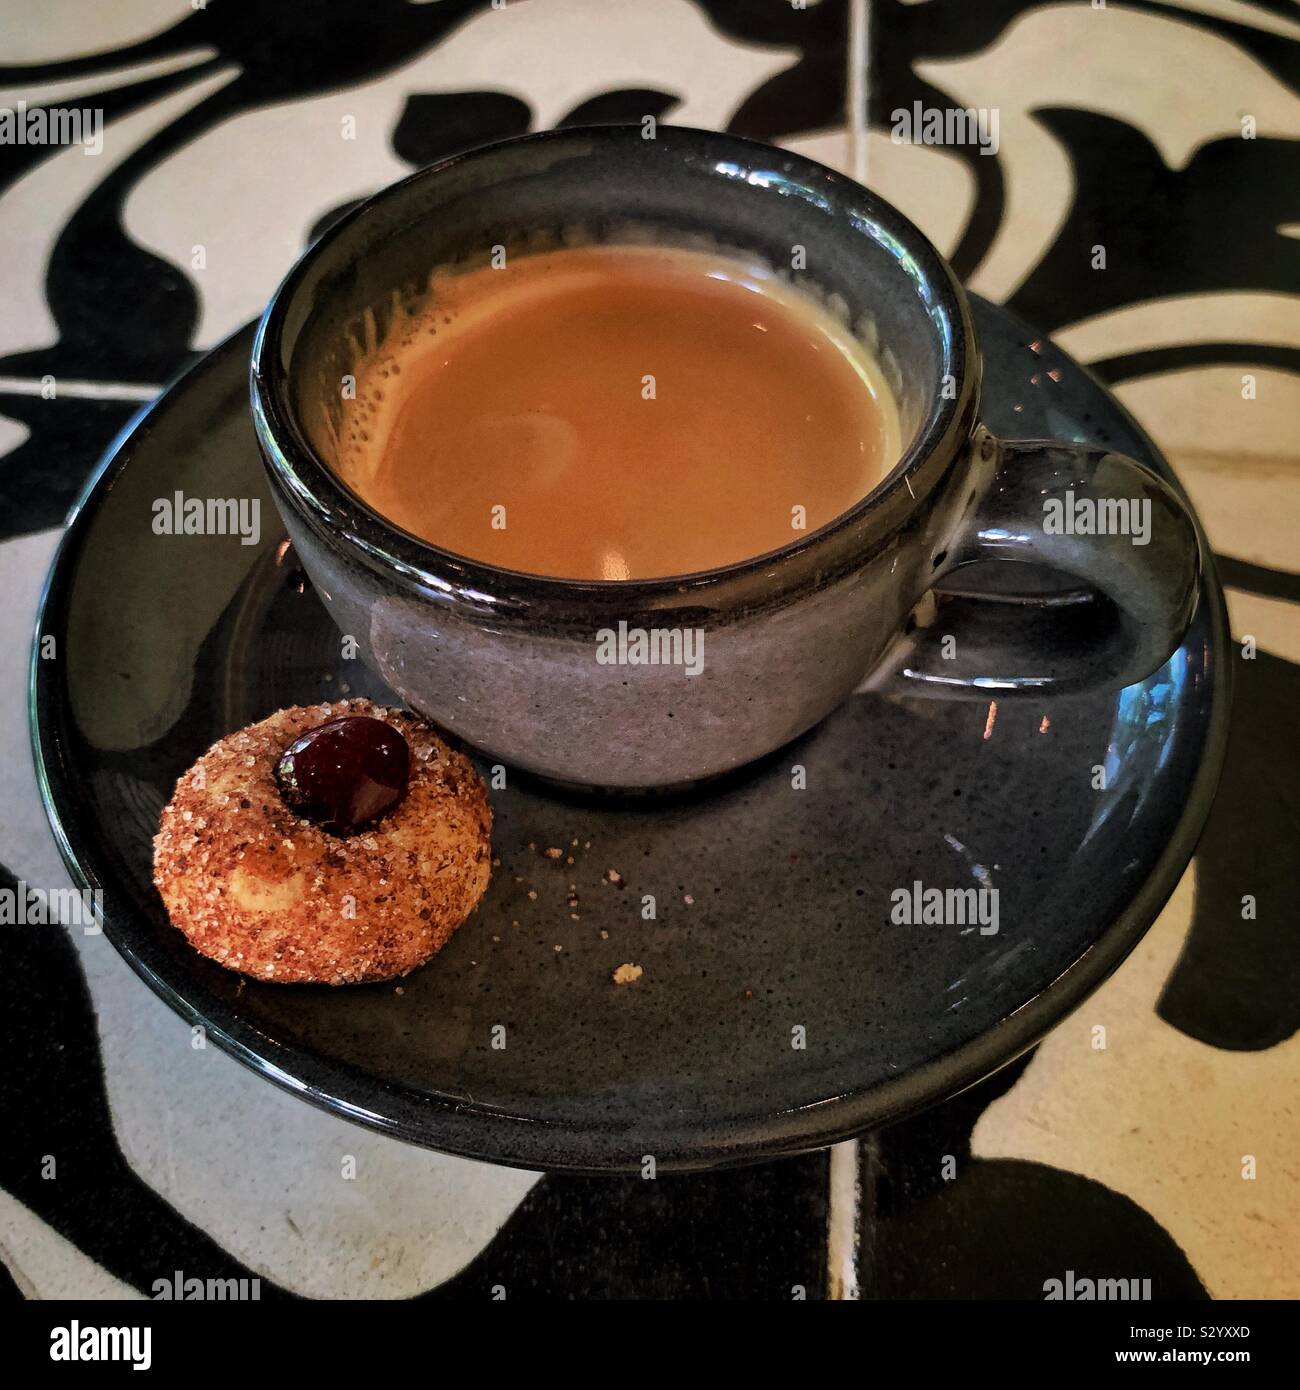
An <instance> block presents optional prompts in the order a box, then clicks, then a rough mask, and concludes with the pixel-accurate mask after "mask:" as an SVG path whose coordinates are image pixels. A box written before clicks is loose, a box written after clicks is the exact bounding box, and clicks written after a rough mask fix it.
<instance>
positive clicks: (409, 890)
mask: <svg viewBox="0 0 1300 1390" xmlns="http://www.w3.org/2000/svg"><path fill="white" fill-rule="evenodd" d="M345 715H370V716H372V717H373V718H376V719H382V720H384V721H385V722H387V723H388V724H391V725H392V726H393V728H395V729H397V730H398V731H399V732H400V733H401V734H402V735H403V736H404V737H405V739H406V741H407V744H408V745H409V746H410V750H411V778H410V784H409V786H408V788H407V793H406V796H405V798H404V799H403V800H402V801H401V802H400V803H399V804H398V805H397V806H396V807H394V808H393V809H392V810H391V811H389V812H388V813H387V814H386V815H384V816H383V817H382V818H381V819H379V820H378V821H376V822H375V823H374V824H373V825H371V826H369V827H368V828H365V829H362V830H360V831H358V832H357V833H355V834H352V835H346V836H340V835H334V834H331V833H329V832H328V831H326V830H323V829H322V828H321V827H320V826H317V825H315V824H313V823H312V822H311V821H308V820H303V819H302V818H301V817H299V816H298V815H296V814H295V813H294V812H293V811H291V810H290V809H289V808H288V806H286V805H285V803H284V801H283V800H282V798H281V796H280V793H279V790H278V788H277V786H276V782H275V766H276V763H277V762H278V761H279V758H280V755H281V754H282V753H283V752H284V750H285V749H286V748H287V747H288V746H289V744H290V743H292V742H293V741H294V740H295V739H297V738H299V737H300V736H301V735H303V734H305V733H306V732H307V731H308V730H309V729H314V728H316V727H318V726H319V725H321V724H324V723H325V722H326V721H327V720H330V719H339V718H342V717H344V716H345ZM491 830H492V813H491V810H490V809H489V807H488V802H487V793H486V790H485V788H484V786H483V780H482V778H480V777H479V775H478V773H477V772H476V771H475V768H474V765H473V764H472V763H471V762H470V760H469V759H468V758H467V757H465V756H464V754H462V753H459V752H456V751H455V750H453V749H451V748H449V747H448V746H447V744H446V743H444V742H443V741H442V739H440V738H439V737H438V736H437V735H436V734H435V733H434V732H433V730H431V729H430V728H429V727H428V725H426V724H424V723H422V722H421V721H420V720H418V719H416V718H415V717H413V716H412V715H409V714H406V713H405V712H403V711H400V710H393V709H385V708H383V707H382V706H377V705H374V704H372V703H371V702H370V701H369V700H340V701H337V702H335V703H333V704H321V705H299V706H295V707H293V708H291V709H284V710H280V711H279V713H277V714H273V715H271V716H270V718H269V719H263V720H262V721H261V722H260V723H258V724H252V725H250V726H249V727H248V728H246V729H242V730H240V731H239V732H238V733H234V734H228V735H227V736H226V737H225V738H223V739H221V740H220V742H218V743H216V744H214V745H213V746H212V747H211V748H210V749H209V750H208V751H207V752H206V753H205V754H204V755H203V756H202V757H201V758H200V759H199V760H198V762H197V763H195V764H194V766H193V767H192V768H191V769H190V770H189V771H188V772H187V773H185V775H184V776H183V777H182V778H181V779H180V781H179V782H177V784H176V790H175V792H174V793H173V794H172V799H171V801H170V802H169V803H168V804H167V806H166V807H165V808H164V810H163V813H162V823H161V826H160V828H159V831H158V834H157V836H156V837H155V838H154V883H155V884H156V886H157V888H158V892H159V893H160V894H161V895H162V900H163V902H164V903H165V905H166V907H167V912H168V914H169V916H170V917H171V920H172V924H173V925H174V926H176V927H178V928H180V930H181V931H182V932H184V933H185V935H186V937H187V938H188V939H189V942H190V944H191V945H192V946H193V947H195V949H196V950H199V951H201V952H202V953H203V954H204V955H205V956H210V957H211V958H212V959H213V960H215V961H218V962H219V963H220V964H221V965H224V966H226V967H228V968H229V969H231V970H238V971H240V972H241V973H242V974H245V975H250V976H253V977H255V978H256V979H259V980H272V981H278V982H282V983H298V984H305V983H317V984H329V985H343V984H356V983H360V982H363V981H373V980H389V979H392V978H394V977H395V976H398V975H405V974H407V973H408V972H409V971H411V970H414V969H415V967H416V966H418V965H422V964H423V963H424V962H425V961H427V960H428V959H429V958H430V956H432V955H434V954H435V953H436V952H438V951H439V950H440V949H441V948H442V947H443V946H444V945H446V943H447V941H448V939H449V938H450V937H451V934H452V932H454V931H455V930H456V928H457V927H458V926H460V924H461V923H462V922H463V921H464V920H465V918H466V917H467V916H468V915H469V913H470V912H471V911H472V910H473V909H474V907H475V906H476V905H477V903H478V901H479V899H480V898H481V897H482V896H483V892H484V890H485V889H486V887H487V882H488V877H489V875H490V873H491V847H490V846H491Z"/></svg>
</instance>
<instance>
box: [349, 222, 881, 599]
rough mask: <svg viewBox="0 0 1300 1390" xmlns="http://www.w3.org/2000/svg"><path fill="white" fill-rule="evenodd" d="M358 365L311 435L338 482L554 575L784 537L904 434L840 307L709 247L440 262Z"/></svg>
mask: <svg viewBox="0 0 1300 1390" xmlns="http://www.w3.org/2000/svg"><path fill="white" fill-rule="evenodd" d="M355 376H356V380H357V388H356V399H355V400H349V401H347V402H345V405H344V411H343V416H342V425H341V427H337V426H336V427H334V428H332V429H331V430H330V431H329V436H330V438H329V443H328V446H327V448H328V450H329V451H330V452H332V455H333V456H332V457H331V458H330V460H329V461H330V462H331V463H332V465H333V466H334V468H335V469H336V471H337V472H338V473H339V474H340V476H341V477H342V479H343V480H344V481H345V482H346V483H347V484H348V486H349V487H351V488H352V490H353V491H355V492H356V493H357V494H358V495H359V496H360V497H361V498H362V499H363V500H364V501H365V502H367V503H368V504H369V505H370V506H371V507H372V508H374V510H375V511H377V512H379V513H381V514H382V515H384V516H385V517H387V518H388V519H389V520H391V521H393V522H395V523H396V524H397V525H398V526H400V527H402V528H403V529H404V530H406V531H408V532H410V533H412V534H413V535H415V536H418V537H420V538H422V539H423V540H426V541H429V542H431V543H432V544H434V545H436V546H439V547H441V548H443V549H445V550H449V551H453V552H455V553H457V554H459V555H462V556H467V557H470V558H473V559H475V560H482V561H487V562H489V563H491V564H494V565H499V566H503V567H505V568H508V569H513V570H522V571H525V572H527V573H530V574H537V575H549V576H554V577H559V578H566V579H601V580H623V579H642V578H652V577H663V576H674V575H686V574H691V573H695V572H697V571H701V570H709V569H715V568H718V567H720V566H725V565H730V564H733V563H735V562H737V561H741V560H746V559H749V558H751V557H753V556H757V555H762V554H764V553H766V552H768V551H772V550H776V549H778V548H780V547H782V546H785V545H789V544H790V543H791V542H793V541H797V540H799V539H800V538H801V537H803V536H805V535H807V534H809V533H811V532H812V531H815V530H817V529H818V528H819V527H821V526H823V525H825V524H826V523H827V522H830V521H832V520H834V519H835V517H837V516H839V515H840V514H841V513H843V512H844V511H846V510H847V509H848V508H850V507H852V506H853V505H854V504H855V503H856V502H857V501H859V500H860V499H861V498H862V497H864V496H865V495H866V494H867V493H868V492H869V491H870V490H871V489H872V488H873V487H874V486H875V484H876V483H877V482H878V481H879V480H880V479H881V477H882V476H883V475H884V474H885V473H887V472H888V471H889V470H890V469H891V468H892V467H893V466H894V464H895V463H896V462H897V461H898V457H899V452H900V447H901V445H900V431H899V422H898V415H897V410H896V408H895V406H894V404H893V401H892V399H891V397H890V394H889V392H888V390H887V389H886V387H885V386H884V384H883V382H882V380H881V374H880V372H879V369H878V368H877V366H876V364H875V362H874V361H873V360H872V358H871V357H870V355H869V354H868V353H867V351H866V350H865V348H864V347H863V346H862V345H861V344H860V343H859V342H858V341H857V340H856V339H855V338H854V337H853V336H852V335H851V334H850V333H849V331H848V330H847V329H846V328H845V327H844V326H843V325H842V324H841V323H840V322H839V321H838V319H837V318H836V317H835V316H834V315H833V314H832V313H830V312H829V311H828V310H826V309H825V308H823V307H822V306H821V305H820V304H819V303H818V302H817V301H816V300H814V299H813V298H812V297H811V296H809V295H805V294H804V293H802V292H801V291H799V290H796V289H794V288H792V287H791V286H790V285H789V284H788V283H787V282H786V281H784V280H782V279H780V278H778V277H777V276H776V275H774V274H773V273H772V272H771V271H770V270H769V269H767V268H765V267H762V266H759V265H751V264H747V263H745V262H743V261H741V260H738V259H733V258H731V257H729V256H725V255H721V254H715V253H712V252H705V251H697V250H684V249H677V248H665V247H657V246H618V245H605V246H587V247H578V248H568V249H563V250H557V251H553V252H543V253H537V254H532V255H520V256H517V257H512V258H510V259H508V260H506V261H505V263H504V264H503V265H501V266H499V267H497V266H493V265H484V266H481V267H478V268H473V269H468V270H464V271H461V272H459V273H445V274H438V275H435V276H434V277H433V279H432V281H431V284H430V291H429V295H428V297H427V301H426V303H425V305H424V307H423V308H421V309H420V310H418V311H417V312H415V313H413V314H406V315H399V316H398V317H397V319H396V321H395V322H394V324H393V327H392V328H391V330H390V331H389V332H388V334H387V337H386V338H385V339H384V340H383V341H378V342H371V343H370V344H369V345H367V347H366V348H365V349H364V350H363V351H362V352H361V353H360V356H359V360H358V361H357V365H356V370H355Z"/></svg>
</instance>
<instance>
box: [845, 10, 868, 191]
mask: <svg viewBox="0 0 1300 1390" xmlns="http://www.w3.org/2000/svg"><path fill="white" fill-rule="evenodd" d="M870 41H871V0H849V45H848V64H849V70H848V74H847V82H846V87H847V91H848V106H849V109H848V113H847V114H848V126H849V173H850V174H851V175H852V176H853V178H855V179H856V180H857V181H858V182H859V183H862V184H865V183H866V181H867V136H868V133H869V130H870V121H871V111H870V107H869V106H868V91H867V80H868V79H867V69H868V54H869V52H870Z"/></svg>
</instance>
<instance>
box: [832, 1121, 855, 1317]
mask: <svg viewBox="0 0 1300 1390" xmlns="http://www.w3.org/2000/svg"><path fill="white" fill-rule="evenodd" d="M830 1155H831V1178H830V1188H831V1191H830V1210H829V1212H828V1215H827V1220H826V1289H827V1296H828V1297H830V1298H833V1299H843V1300H846V1301H850V1302H856V1301H857V1298H858V1218H859V1215H860V1209H861V1205H862V1189H861V1186H860V1184H859V1182H858V1141H857V1140H856V1139H846V1140H844V1142H843V1143H841V1144H835V1145H832V1147H831V1150H830Z"/></svg>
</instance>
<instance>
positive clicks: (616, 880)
mask: <svg viewBox="0 0 1300 1390" xmlns="http://www.w3.org/2000/svg"><path fill="white" fill-rule="evenodd" d="M605 878H606V879H607V880H608V881H609V882H610V883H612V884H613V885H614V887H615V888H622V887H623V884H624V883H625V882H626V880H625V879H624V878H623V875H622V874H621V873H619V871H618V870H617V869H606V870H605Z"/></svg>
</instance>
